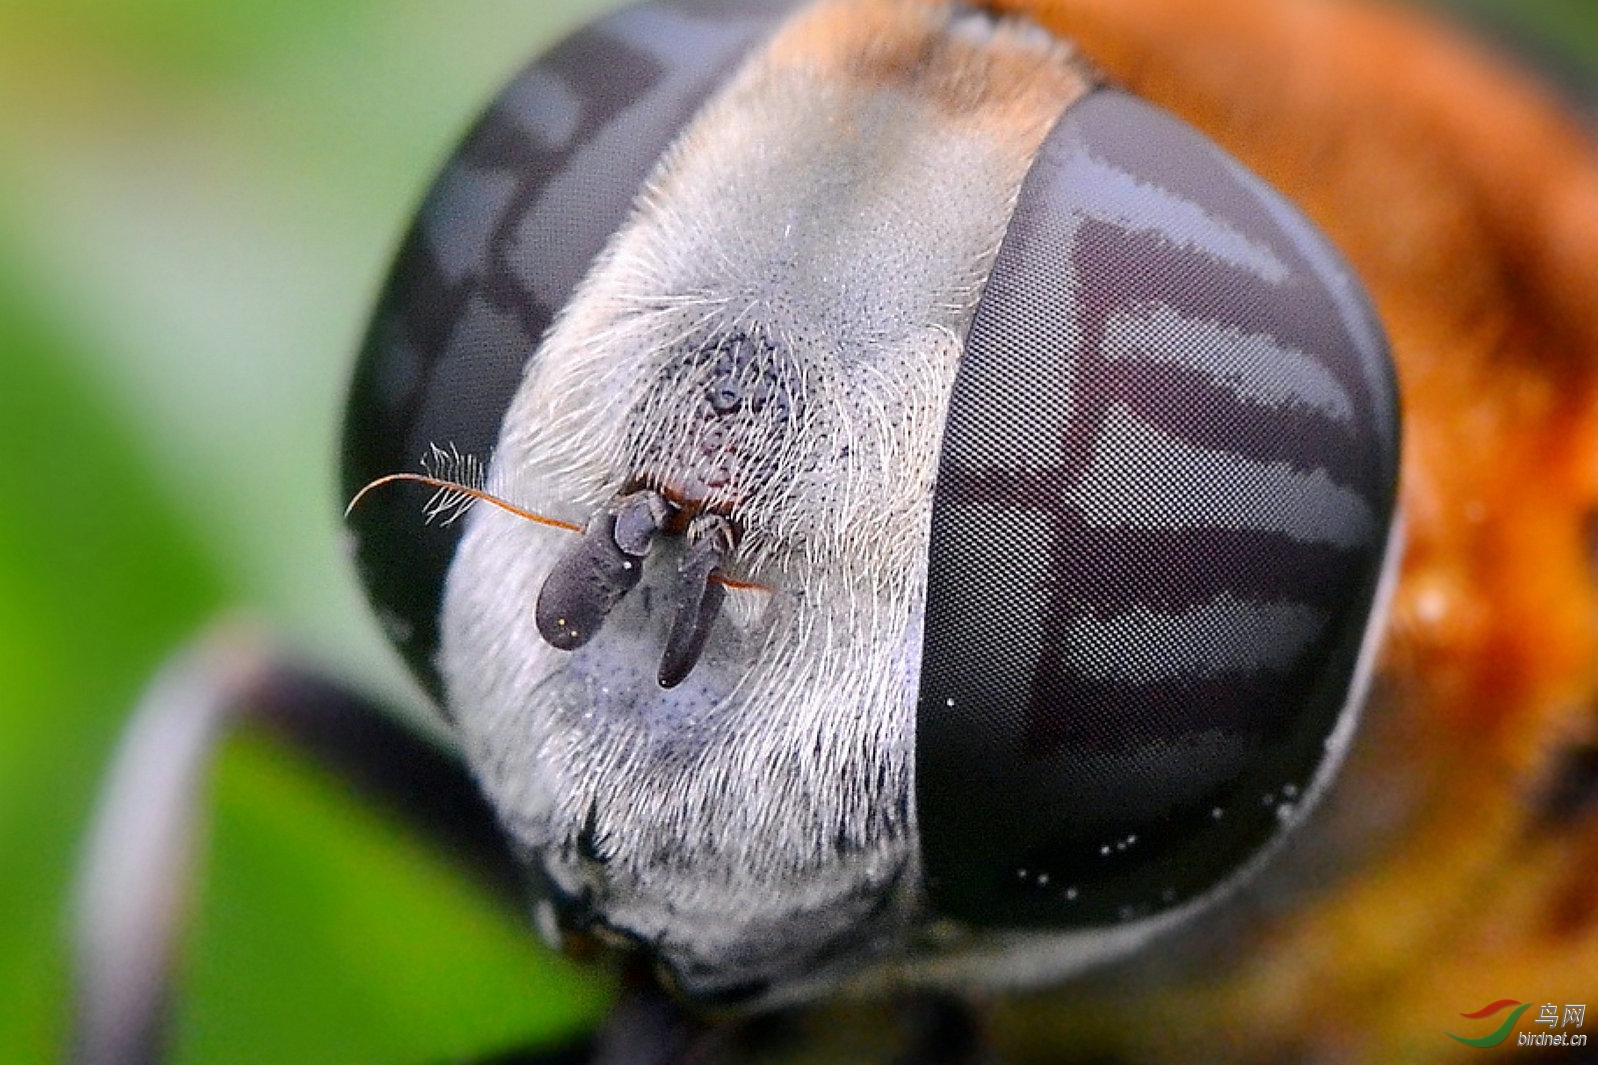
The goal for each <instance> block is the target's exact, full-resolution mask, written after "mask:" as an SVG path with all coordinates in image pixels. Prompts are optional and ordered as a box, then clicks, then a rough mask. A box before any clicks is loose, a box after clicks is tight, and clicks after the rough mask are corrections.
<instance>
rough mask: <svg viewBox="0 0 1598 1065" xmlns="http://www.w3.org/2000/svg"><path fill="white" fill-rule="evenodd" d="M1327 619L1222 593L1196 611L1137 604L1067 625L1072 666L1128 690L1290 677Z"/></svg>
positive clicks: (1296, 606) (1289, 605)
mask: <svg viewBox="0 0 1598 1065" xmlns="http://www.w3.org/2000/svg"><path fill="white" fill-rule="evenodd" d="M1325 625H1326V615H1325V614H1323V613H1322V612H1320V611H1318V610H1315V609H1314V608H1312V607H1308V606H1305V605H1303V604H1302V603H1293V602H1270V603H1261V602H1251V601H1248V600H1243V599H1238V598H1236V597H1234V596H1233V595H1231V594H1230V593H1229V592H1222V593H1221V594H1220V595H1219V596H1217V597H1216V598H1214V599H1212V600H1210V601H1209V602H1207V603H1201V604H1199V605H1198V606H1195V607H1193V608H1192V609H1190V610H1182V611H1176V612H1166V611H1158V610H1153V609H1150V608H1149V607H1147V606H1142V605H1139V606H1136V607H1133V608H1132V609H1131V610H1128V611H1127V612H1125V613H1123V614H1117V615H1115V616H1113V617H1107V618H1105V617H1092V616H1083V617H1078V618H1074V619H1073V620H1072V621H1071V623H1070V625H1068V626H1067V627H1066V641H1067V647H1068V650H1067V652H1066V659H1067V661H1068V662H1069V663H1070V666H1071V668H1072V669H1073V670H1074V671H1075V672H1077V673H1078V674H1080V675H1081V676H1083V677H1085V678H1088V679H1090V680H1096V681H1106V682H1112V683H1121V684H1151V683H1155V682H1159V681H1171V680H1183V679H1196V678H1204V679H1210V678H1214V677H1218V676H1226V675H1238V674H1243V675H1250V676H1252V675H1257V674H1259V673H1261V672H1266V671H1276V672H1281V671H1286V670H1288V669H1290V668H1292V667H1293V666H1294V665H1296V664H1297V663H1298V660H1299V656H1300V655H1301V654H1302V653H1303V652H1304V650H1305V648H1307V647H1308V646H1309V645H1310V643H1311V642H1312V641H1314V640H1316V639H1318V638H1319V637H1320V635H1321V631H1322V629H1323V628H1324V627H1325Z"/></svg>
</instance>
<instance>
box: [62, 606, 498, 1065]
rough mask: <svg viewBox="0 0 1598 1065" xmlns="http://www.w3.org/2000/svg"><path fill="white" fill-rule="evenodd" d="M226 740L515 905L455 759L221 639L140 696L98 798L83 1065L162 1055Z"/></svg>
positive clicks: (251, 641)
mask: <svg viewBox="0 0 1598 1065" xmlns="http://www.w3.org/2000/svg"><path fill="white" fill-rule="evenodd" d="M235 729H248V730H257V731H261V732H264V733H266V734H267V735H269V736H271V737H272V738H274V739H276V740H279V741H281V742H283V743H285V744H287V745H288V746H290V747H292V748H294V749H295V750H296V751H299V752H302V753H304V754H307V755H309V756H310V757H311V759H312V760H313V761H316V762H318V763H321V764H322V765H324V766H326V767H327V768H329V769H330V770H332V771H333V772H334V773H336V774H337V775H339V776H340V777H342V778H345V779H346V780H348V781H349V782H350V784H351V785H352V787H354V788H355V789H356V790H357V791H359V792H361V793H362V794H363V795H364V796H366V797H368V798H371V799H374V800H376V801H377V802H378V803H379V804H380V805H383V806H386V807H388V808H389V809H390V810H392V811H393V812H394V813H395V814H397V815H398V816H399V817H400V818H402V819H403V820H404V821H405V822H406V823H407V824H408V825H409V826H410V827H412V828H414V829H415V830H417V831H418V832H419V833H420V834H421V835H422V836H424V837H426V838H427V839H429V841H430V842H433V843H436V844H438V845H439V846H440V847H441V848H442V849H443V850H445V851H446V852H447V853H449V854H450V855H451V856H454V857H457V858H459V859H461V860H463V861H464V862H465V863H466V864H467V865H468V866H469V867H470V868H472V869H473V870H474V871H476V872H477V873H478V874H479V875H480V876H481V877H482V878H483V879H484V880H485V881H486V882H487V884H488V885H489V886H490V887H491V888H492V889H494V890H495V891H496V892H497V893H499V894H501V895H503V896H504V897H506V899H507V900H511V899H519V898H520V888H519V883H520V881H519V873H518V870H517V867H516V864H515V862H514V859H513V857H512V855H511V853H510V851H509V850H508V849H507V848H506V847H505V845H504V844H503V842H502V840H501V837H500V835H499V830H498V828H497V826H496V824H495V822H494V820H493V816H492V814H491V812H490V811H489V809H488V807H487V806H486V804H485V803H484V802H483V800H482V799H481V798H480V797H479V795H478V792H477V789H476V787H475V785H474V784H473V782H472V781H471V779H470V777H469V776H468V775H467V773H466V771H465V769H464V768H463V767H462V766H461V765H460V764H459V763H458V762H457V761H456V759H455V758H454V757H453V756H452V755H450V754H449V753H447V752H445V751H444V750H442V749H441V748H439V747H437V746H436V745H434V744H432V743H430V742H429V741H427V740H426V739H424V738H422V737H421V736H420V735H418V734H417V733H415V732H413V731H411V730H410V729H408V728H406V727H404V726H403V725H401V724H400V723H398V722H397V721H396V720H395V719H394V718H393V717H392V716H391V715H389V714H387V713H385V712H384V711H383V710H381V709H379V708H378V707H377V706H375V705H374V704H373V703H371V702H370V701H368V700H367V699H365V698H363V697H362V696H361V695H359V694H357V693H355V692H353V691H351V690H350V689H348V688H346V687H343V686H340V685H338V684H335V683H333V682H331V681H329V680H327V679H326V678H324V677H322V676H319V675H317V674H316V673H314V672H312V671H310V670H307V669H305V668H302V667H300V666H298V665H296V664H294V663H291V662H288V661H286V660H284V659H283V658H282V657H281V656H280V655H278V654H277V653H275V652H274V650H273V649H272V648H271V647H270V646H269V645H268V644H267V643H266V641H265V640H263V639H262V638H261V637H260V636H258V635H257V634H255V633H253V632H251V631H248V630H247V629H245V628H244V627H243V626H240V625H237V624H233V625H225V626H222V627H219V628H218V629H217V630H214V631H212V632H210V633H208V634H206V635H205V636H203V637H201V638H200V639H199V640H198V641H197V642H196V643H195V644H193V645H191V646H189V647H187V648H185V649H184V650H183V651H181V652H180V653H179V654H177V655H176V656H174V658H173V659H172V660H171V661H169V662H168V663H167V664H166V666H165V667H164V668H163V669H162V670H161V671H160V673H159V674H158V675H157V676H156V678H155V680H154V681H153V682H152V683H151V685H150V686H149V688H148V689H147V690H146V691H145V694H144V696H143V697H142V699H141V700H140V703H139V705H138V706H137V708H136V710H135V712H134V715H133V717H132V720H131V722H130V724H129V725H128V728H127V730H126V732H125V734H124V735H123V737H122V740H121V744H120V746H119V748H118V750H117V753H116V755H115V759H114V763H113V765H112V767H111V771H110V773H109V774H108V776H107V780H106V784H105V786H104V790H103V792H102V794H101V796H100V800H99V803H98V806H97V809H96V812H95V823H94V825H93V828H92V832H91V835H90V839H89V845H88V851H87V853H86V855H85V861H84V864H83V868H82V870H81V873H80V876H81V882H80V885H79V898H78V909H77V913H76V920H75V925H76V927H75V933H76V938H77V974H76V976H77V980H76V983H77V987H76V994H77V1002H76V1016H75V1019H74V1020H75V1028H76V1030H75V1032H74V1047H73V1058H72V1060H73V1061H74V1062H76V1063H78V1065H137V1063H144V1062H155V1061H159V1060H160V1058H161V1054H162V1050H163V1046H162V1044H163V1037H164V1034H165V1027H166V1022H167V1012H168V1006H169V996H170V988H171V982H172V977H173V968H174V963H175V960H176V953H177V945H178V943H179V941H180V940H181V936H182V931H183V926H184V918H185V912H186V909H187V904H188V901H189V893H190V887H189V884H190V879H191V876H190V870H191V866H192V863H193V852H194V849H195V840H196V836H197V835H198V826H199V824H200V823H201V821H202V818H201V811H202V807H203V802H204V798H205V792H206V788H205V782H206V778H207V775H208V769H209V766H210V764H211V762H212V760H213V757H214V755H215V753H216V751H217V749H218V746H219V744H220V743H221V741H222V740H223V739H225V738H226V737H227V735H228V734H229V733H230V732H232V731H233V730H235Z"/></svg>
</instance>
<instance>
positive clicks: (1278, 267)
mask: <svg viewBox="0 0 1598 1065" xmlns="http://www.w3.org/2000/svg"><path fill="white" fill-rule="evenodd" d="M1060 169H1061V174H1060V177H1059V179H1058V180H1060V181H1062V182H1064V183H1067V185H1068V187H1070V188H1072V190H1073V192H1074V193H1075V197H1076V199H1075V201H1074V202H1073V203H1072V205H1071V206H1072V208H1073V209H1074V210H1075V211H1076V212H1078V213H1080V215H1081V216H1082V217H1085V218H1093V219H1097V220H1099V221H1103V222H1108V223H1110V224H1112V225H1115V226H1117V227H1119V228H1121V229H1125V230H1127V231H1128V232H1139V231H1153V232H1157V233H1160V234H1162V235H1164V236H1166V237H1168V238H1169V239H1171V240H1172V241H1174V242H1175V243H1177V244H1179V245H1181V246H1182V247H1184V248H1191V249H1193V250H1196V251H1199V252H1201V253H1202V254H1204V255H1207V256H1209V257H1211V258H1213V259H1218V260H1220V261H1221V262H1224V263H1227V264H1228V265H1231V266H1234V267H1236V268H1238V269H1240V270H1245V271H1247V272H1248V273H1250V274H1253V275H1254V276H1256V277H1258V278H1260V279H1261V280H1263V281H1265V282H1266V283H1267V284H1271V285H1280V284H1283V283H1285V282H1286V281H1287V280H1288V278H1289V276H1290V274H1291V271H1290V270H1289V269H1288V266H1287V264H1286V263H1284V262H1282V260H1281V259H1279V258H1278V257H1277V256H1276V254H1275V252H1273V251H1272V250H1271V249H1270V248H1268V247H1266V246H1265V245H1263V244H1260V243H1258V242H1257V241H1253V240H1250V239H1249V238H1248V237H1246V236H1244V235H1243V234H1242V233H1240V232H1238V231H1237V230H1236V229H1234V228H1233V227H1231V226H1229V225H1227V224H1226V222H1225V221H1223V220H1222V219H1220V218H1217V217H1215V216H1214V215H1211V214H1209V213H1207V212H1206V211H1205V210H1204V208H1202V207H1200V206H1199V205H1198V204H1196V203H1193V202H1192V201H1190V200H1186V199H1184V198H1182V197H1181V196H1178V195H1176V194H1175V193H1173V192H1171V191H1169V190H1168V189H1163V188H1160V187H1159V186H1158V185H1151V184H1149V183H1148V182H1144V181H1139V180H1138V179H1137V178H1135V177H1133V176H1132V175H1131V174H1128V173H1126V172H1125V171H1124V170H1120V169H1118V168H1116V167H1114V166H1110V165H1109V164H1107V163H1104V162H1102V161H1100V160H1098V159H1095V158H1093V157H1092V156H1090V155H1088V154H1087V153H1086V152H1083V151H1076V152H1073V153H1072V154H1071V155H1069V156H1068V157H1067V158H1066V159H1065V161H1064V163H1063V164H1062V166H1061V168H1060Z"/></svg>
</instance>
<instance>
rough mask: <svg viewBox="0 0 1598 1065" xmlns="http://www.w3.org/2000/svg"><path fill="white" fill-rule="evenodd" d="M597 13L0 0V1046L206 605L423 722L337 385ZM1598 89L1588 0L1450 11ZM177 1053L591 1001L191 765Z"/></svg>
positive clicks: (326, 789)
mask: <svg viewBox="0 0 1598 1065" xmlns="http://www.w3.org/2000/svg"><path fill="white" fill-rule="evenodd" d="M604 6H610V5H608V4H606V3H605V2H604V0H514V2H513V0H464V2H458V3H454V4H447V5H446V4H442V3H438V2H436V0H435V2H432V3H422V2H419V0H397V2H386V3H377V2H375V0H274V2H266V0H234V2H231V3H222V2H220V0H0V500H3V501H4V502H3V503H0V1062H7V1063H10V1062H48V1061H54V1060H57V1059H58V1058H59V1056H60V1053H61V1048H62V1045H63V1040H64V1035H65V1031H66V1009H67V1002H68V966H67V957H68V955H67V949H66V942H67V924H68V912H67V910H68V905H69V898H70V878H71V870H72V865H73V863H74V861H75V860H76V857H77V854H78V849H79V839H80V837H81V834H82V832H83V828H84V825H85V823H86V819H87V816H88V811H89V808H90V804H91V802H92V798H93V794H94V789H95V785H96V781H97V778H98V776H99V774H100V773H101V772H102V770H103V767H104V764H105V761H106V759H107V757H108V755H109V752H110V750H111V747H112V744H113V742H114V740H115V737H116V735H117V731H118V728H119V726H120V723H121V719H122V717H123V715H124V714H125V712H126V710H127V708H128V707H129V706H130V704H131V703H132V702H133V700H134V698H135V696H136V694H137V692H138V690H139V688H140V686H141V684H142V682H143V681H144V679H145V678H146V677H147V676H148V675H149V674H150V672H151V671H152V670H153V669H154V668H155V666H156V665H157V664H158V663H159V662H160V660H161V659H162V657H163V656H164V655H165V654H166V653H167V652H168V651H169V650H171V649H172V648H174V647H175V646H177V645H179V644H180V643H181V642H182V641H183V640H184V639H185V638H187V637H189V636H191V635H192V634H193V633H195V632H196V631H197V630H198V629H199V628H200V627H201V626H202V625H203V624H204V623H205V622H206V620H207V619H208V618H211V617H214V616H215V615H217V614H218V613H219V612H222V611H235V612H239V611H242V612H245V613H247V614H249V615H251V616H254V617H256V618H258V619H260V620H261V622H262V623H263V624H264V625H266V626H267V627H269V628H270V630H271V631H273V632H274V633H276V634H277V635H278V636H279V638H280V639H281V641H282V642H283V645H284V646H285V647H287V648H290V649H292V650H294V651H295V652H297V653H301V654H304V655H306V656H308V657H310V658H311V659H313V660H315V661H320V662H322V663H323V664H325V665H326V666H327V667H328V668H330V669H333V670H336V671H339V672H341V673H343V674H346V675H349V676H351V677H352V678H355V679H356V680H357V681H358V682H360V683H362V684H364V685H366V686H367V687H368V688H370V689H371V690H373V691H375V692H378V693H380V694H381V695H383V696H384V697H385V698H387V699H389V700H390V701H392V702H393V703H394V704H395V705H396V706H397V707H399V708H400V709H401V710H408V711H411V712H420V708H421V702H420V699H419V697H418V696H417V694H416V693H415V691H414V689H413V688H412V687H411V686H410V685H409V682H408V681H407V679H406V678H405V677H404V676H403V675H402V673H401V671H400V669H399V667H398V665H397V663H396V660H395V659H394V658H393V656H392V655H390V654H389V653H388V651H387V649H386V648H385V647H384V646H382V645H381V644H380V641H379V638H378V636H377V635H376V631H375V628H374V627H373V626H372V624H371V623H370V622H369V621H368V620H367V618H366V617H365V614H364V613H363V608H362V605H361V603H360V601H359V600H358V598H357V593H356V591H355V588H354V585H353V583H352V580H351V578H350V577H349V574H348V571H347V569H346V567H345V565H344V562H343V560H342V558H341V556H340V552H339V548H338V536H339V532H338V521H337V513H336V507H335V506H334V502H333V501H334V496H335V489H334V461H335V459H334V456H335V439H336V430H337V423H338V418H339V411H340V405H341V402H342V396H341V393H342V389H343V385H344V382H345V379H346V375H347V373H348V371H349V361H350V357H351V352H352V350H353V349H354V347H355V345H356V342H357V340H358V338H359V335H360V333H361V330H362V328H363V325H364V317H365V314H366V310H367V307H368V305H369V303H370V301H371V299H372V297H373V295H374V294H375V291H376V288H377V285H378V284H379V282H380V280H381V278H382V276H383V273H384V271H385V269H386V265H387V258H388V256H389V254H390V253H391V251H392V249H393V247H394V245H395V242H396V241H397V239H398V236H399V234H400V231H401V228H402V226H403V224H404V222H405V221H406V219H407V217H408V215H409V212H410V211H411V209H412V207H413V206H414V204H415V203H416V201H417V199H418V197H419V196H420V194H421V192H422V191H423V189H424V188H425V185H426V183H427V181H428V180H429V178H430V176H431V173H432V171H433V170H434V168H435V167H436V166H437V165H438V164H439V163H440V162H441V161H442V158H443V156H444V154H445V153H446V152H447V150H448V149H449V147H450V146H451V145H452V143H453V141H454V140H455V138H456V137H457V136H459V134H460V133H461V132H462V131H463V129H464V127H465V124H466V123H467V122H468V120H469V119H470V118H471V117H472V116H473V115H474V114H475V112H476V111H477V109H478V108H479V107H481V106H482V104H483V103H485V102H486V101H487V99H488V98H489V97H490V96H491V95H492V94H493V92H494V90H495V89H496V87H497V86H498V85H499V84H500V83H501V82H502V81H503V80H504V79H505V78H506V77H507V76H508V75H509V74H510V73H511V72H512V71H513V70H514V69H515V68H516V67H517V66H518V65H519V64H520V63H521V62H522V61H523V60H524V59H525V58H526V57H527V56H528V55H530V54H531V53H532V52H534V51H535V50H537V49H538V48H540V47H541V46H542V45H544V44H546V43H547V42H549V41H550V40H552V39H553V38H555V37H556V36H558V35H559V34H561V33H562V32H563V31H565V30H567V29H569V28H571V27H572V26H573V25H575V24H576V23H578V22H579V21H581V20H582V19H583V18H584V17H585V16H586V15H587V14H589V13H590V12H591V11H592V10H594V9H596V8H599V7H604ZM1458 6H1460V7H1468V8H1470V9H1472V10H1473V11H1475V12H1476V13H1477V14H1478V15H1485V17H1487V18H1489V19H1492V20H1494V23H1495V24H1496V25H1499V26H1500V27H1508V28H1509V29H1508V31H1507V32H1511V33H1513V34H1515V35H1517V36H1518V37H1520V38H1521V39H1523V40H1524V41H1531V42H1537V43H1535V44H1534V45H1533V49H1534V51H1536V52H1537V53H1538V54H1539V55H1541V56H1543V57H1544V58H1545V59H1549V60H1551V61H1552V63H1553V65H1554V66H1555V67H1557V68H1559V69H1562V70H1564V71H1566V72H1567V74H1570V75H1572V76H1573V78H1574V80H1575V82H1576V83H1582V82H1583V81H1585V83H1586V84H1587V85H1589V86H1590V85H1591V84H1592V82H1591V80H1590V79H1591V76H1592V72H1593V71H1595V70H1598V2H1595V0H1541V2H1526V0H1459V4H1458ZM215 791H216V799H215V810H214V812H213V815H212V819H211V825H210V830H211V842H210V848H209V852H208V854H207V856H206V863H205V871H204V874H203V878H202V886H201V889H200V892H199V902H198V906H197V915H196V924H195V927H194V929H193V932H192V934H191V935H190V937H189V953H188V955H187V959H186V966H187V970H186V971H187V977H186V982H185V993H184V998H183V1001H182V1008H181V1010H180V1014H179V1021H178V1030H177V1036H176V1039H177V1043H176V1050H177V1055H176V1056H177V1059H178V1060H179V1061H184V1062H227V1063H247V1062H282V1063H289V1062H292V1063H295V1065H306V1063H314V1062H323V1061H326V1062H380V1061H387V1062H413V1061H414V1062H421V1061H441V1060H447V1059H449V1058H451V1057H454V1056H458V1055H463V1054H468V1053H472V1052H479V1053H480V1052H483V1051H486V1050H490V1049H494V1048H500V1047H504V1046H508V1045H512V1044H515V1043H516V1042H518V1041H520V1040H524V1039H528V1038H538V1037H540V1036H552V1035H554V1034H556V1033H559V1032H561V1031H565V1030H569V1029H571V1028H573V1027H574V1026H579V1025H582V1024H585V1023H587V1022H588V1021H589V1020H590V1019H591V1018H592V1017H593V1016H594V1015H595V1014H596V1013H597V1011H598V1010H600V1009H602V1008H603V1003H604V998H605V989H604V988H603V987H602V986H601V985H599V984H598V983H596V982H595V981H594V980H593V979H592V978H591V977H589V976H586V975H584V974H582V973H580V972H578V971H576V970H574V969H572V968H571V967H569V966H567V965H565V964H564V963H561V962H559V961H557V960H555V959H554V958H552V957H551V956H550V955H548V954H547V953H546V952H544V951H542V950H541V948H539V947H538V946H537V945H536V944H535V943H533V942H532V938H531V937H530V936H528V935H526V934H525V933H524V932H523V931H522V929H521V927H520V926H519V924H518V923H517V921H516V920H515V919H514V918H513V917H511V916H509V915H506V914H504V913H501V912H499V911H497V910H495V909H494V908H493V907H491V906H490V905H489V904H488V903H486V902H485V901H483V900H482V899H481V898H480V897H479V896H478V895H477V894H476V893H475V892H474V890H473V888H472V887H471V885H470V883H469V881H467V880H466V879H465V878H464V877H462V876H461V875H460V874H459V873H457V872H455V871H452V870H449V869H447V868H444V867H441V866H440V865H439V864H437V863H435V862H433V861H430V860H428V857H427V856H426V855H423V854H421V853H419V852H418V851H417V850H416V849H415V847H414V846H413V845H412V844H411V843H409V842H408V841H406V840H405V839H403V838H401V837H399V836H398V835H397V834H396V833H394V832H393V831H391V830H390V828H389V826H387V825H386V824H384V823H383V822H382V821H380V820H379V819H377V818H375V817H374V816H373V815H371V814H370V813H369V812H366V811H363V810H361V809H359V808H357V807H356V806H354V805H353V804H352V803H351V802H350V800H349V799H348V798H347V797H345V796H343V795H342V794H341V793H340V792H339V791H338V790H337V788H336V787H334V786H333V785H332V784H331V783H330V782H328V781H326V780H323V779H321V778H319V777H317V776H315V775H314V774H311V773H308V772H307V771H305V770H304V769H303V768H301V767H297V766H292V765H284V764H282V763H281V762H280V761H277V760H274V759H273V758H271V757H270V755H269V753H268V752H265V751H262V750H260V749H257V748H252V747H250V746H248V745H242V744H241V745H235V746H234V747H232V748H230V749H229V751H228V753H227V755H226V757H225V758H224V760H223V763H222V765H221V766H220V767H219V770H218V772H217V774H216V781H215Z"/></svg>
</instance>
